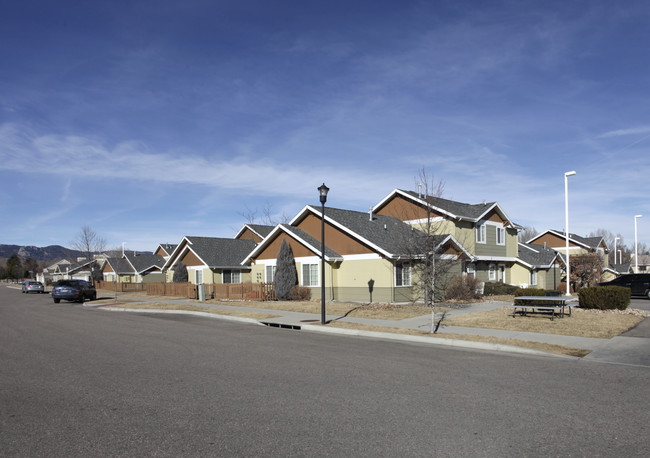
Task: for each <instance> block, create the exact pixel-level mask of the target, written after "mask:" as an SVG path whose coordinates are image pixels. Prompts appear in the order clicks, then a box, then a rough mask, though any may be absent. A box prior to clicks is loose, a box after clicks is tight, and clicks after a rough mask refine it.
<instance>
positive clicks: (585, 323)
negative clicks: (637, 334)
mask: <svg viewBox="0 0 650 458" xmlns="http://www.w3.org/2000/svg"><path fill="white" fill-rule="evenodd" d="M641 321H643V318H642V317H639V316H635V315H633V314H631V313H621V312H618V311H600V310H583V309H575V310H574V311H573V314H572V315H571V316H566V317H564V318H555V320H553V321H551V319H550V317H549V315H548V314H544V313H539V314H535V315H533V314H530V313H529V314H528V315H527V316H519V315H517V317H516V318H513V317H512V309H511V308H510V307H503V308H500V309H497V310H491V311H489V312H478V313H472V314H469V315H464V316H457V317H451V318H446V319H445V320H444V321H443V324H446V325H448V326H468V327H471V328H487V329H504V330H507V331H523V332H539V333H543V334H561V335H565V336H578V337H596V338H601V339H609V338H612V337H614V336H617V335H619V334H621V333H622V332H625V331H627V330H628V329H630V328H631V327H633V326H635V325H636V324H638V323H639V322H641Z"/></svg>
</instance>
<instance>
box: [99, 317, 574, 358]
mask: <svg viewBox="0 0 650 458" xmlns="http://www.w3.org/2000/svg"><path fill="white" fill-rule="evenodd" d="M97 310H107V311H109V312H138V313H151V314H160V313H165V314H181V315H194V316H200V317H205V318H212V319H219V320H226V321H234V322H238V323H248V324H256V325H258V326H266V325H265V324H264V323H262V322H261V321H259V320H256V319H254V318H245V317H238V316H231V315H219V314H215V313H207V312H197V311H191V310H159V309H126V308H112V307H110V306H104V307H97ZM278 324H281V323H278ZM300 329H301V330H303V331H307V332H316V333H321V334H338V335H344V336H351V337H365V338H372V339H381V340H392V341H396V342H408V343H418V344H427V345H440V346H447V347H455V348H468V349H473V350H488V351H498V352H507V353H516V354H523V355H529V356H546V357H553V358H561V359H572V360H579V359H580V358H578V357H576V356H569V355H560V354H557V353H550V352H545V351H541V350H533V349H532V348H524V347H517V346H514V345H504V344H495V343H489V342H476V341H473V340H459V339H446V338H434V337H425V336H411V335H408V334H397V333H391V332H377V331H362V330H358V329H343V328H328V327H324V326H316V325H313V324H304V325H301V326H300Z"/></svg>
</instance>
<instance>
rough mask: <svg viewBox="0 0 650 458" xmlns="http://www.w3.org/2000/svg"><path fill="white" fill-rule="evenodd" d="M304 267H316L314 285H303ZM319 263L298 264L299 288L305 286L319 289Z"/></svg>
mask: <svg viewBox="0 0 650 458" xmlns="http://www.w3.org/2000/svg"><path fill="white" fill-rule="evenodd" d="M305 266H316V282H315V284H309V285H305ZM320 277H321V275H320V263H318V262H303V263H301V264H300V286H306V287H308V288H318V287H320Z"/></svg>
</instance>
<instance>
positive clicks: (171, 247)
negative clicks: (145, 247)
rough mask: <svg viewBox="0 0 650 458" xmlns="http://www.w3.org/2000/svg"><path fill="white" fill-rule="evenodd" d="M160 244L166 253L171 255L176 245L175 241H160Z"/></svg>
mask: <svg viewBox="0 0 650 458" xmlns="http://www.w3.org/2000/svg"><path fill="white" fill-rule="evenodd" d="M160 246H161V247H162V249H163V250H165V252H166V253H167V254H168V255H171V254H172V253H173V252H174V250H175V249H176V246H177V245H176V244H175V243H161V244H160Z"/></svg>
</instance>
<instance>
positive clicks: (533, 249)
mask: <svg viewBox="0 0 650 458" xmlns="http://www.w3.org/2000/svg"><path fill="white" fill-rule="evenodd" d="M557 256H558V252H557V251H555V250H554V249H552V248H544V246H543V245H534V244H529V243H522V242H519V259H521V260H522V261H523V262H524V263H526V264H528V265H531V266H533V267H549V266H550V265H551V264H552V263H553V261H554V260H555V258H556V257H557Z"/></svg>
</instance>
